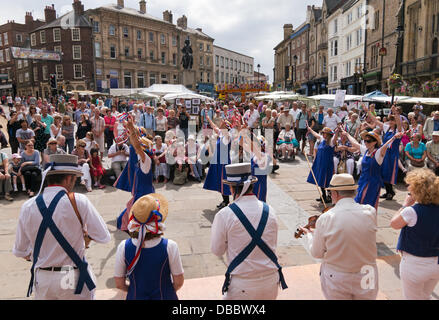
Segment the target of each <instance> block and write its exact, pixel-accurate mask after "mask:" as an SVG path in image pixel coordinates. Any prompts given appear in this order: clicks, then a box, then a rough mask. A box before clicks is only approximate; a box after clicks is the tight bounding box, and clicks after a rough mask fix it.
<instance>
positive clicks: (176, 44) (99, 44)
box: [86, 0, 214, 91]
mask: <svg viewBox="0 0 439 320" xmlns="http://www.w3.org/2000/svg"><path fill="white" fill-rule="evenodd" d="M147 11H148V10H147V7H146V1H144V0H142V1H140V2H139V8H138V9H134V8H127V7H125V5H124V1H123V0H118V1H117V4H110V5H106V6H101V7H98V8H95V9H90V10H87V12H86V14H87V16H88V17H89V19H90V21H91V23H92V25H93V42H94V51H95V59H96V66H95V68H96V86H97V90H98V91H105V90H107V89H109V88H144V87H148V86H151V85H153V84H155V83H162V84H167V83H169V84H179V83H183V84H184V85H186V86H187V87H188V88H189V89H192V90H195V89H196V86H197V85H198V84H204V83H213V60H212V53H213V40H214V39H212V38H211V37H209V36H208V35H206V34H204V33H203V32H202V30H201V29H192V28H189V27H188V24H187V18H186V16H182V17H181V18H179V19H178V20H177V25H175V24H174V21H173V14H172V12H170V11H165V12H163V19H160V18H156V17H153V16H151V15H150V14H148V12H147ZM188 37H189V39H190V42H191V45H192V50H193V57H194V61H193V68H192V70H191V71H185V72H183V67H182V65H181V61H182V52H181V50H182V48H183V47H184V43H185V40H186V39H187V38H188ZM183 78H185V79H183ZM184 80H186V83H184V82H185V81H184ZM211 86H212V88H213V84H211Z"/></svg>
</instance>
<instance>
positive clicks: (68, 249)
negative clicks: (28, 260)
mask: <svg viewBox="0 0 439 320" xmlns="http://www.w3.org/2000/svg"><path fill="white" fill-rule="evenodd" d="M65 194H66V192H65V191H64V190H61V191H60V192H58V194H57V195H56V196H55V198H54V199H53V200H52V202H51V203H50V205H49V208H47V207H46V204H45V203H44V200H43V195H41V194H40V195H39V196H38V197H37V200H36V202H37V206H38V209H39V211H40V213H41V215H42V216H43V221H42V222H41V224H40V227H39V229H38V234H37V238H36V240H35V247H34V250H33V251H34V252H33V264H32V268H31V270H30V272H31V279H30V283H29V288H28V291H27V296H28V297H29V296H30V295H31V294H32V287H33V283H34V269H35V264H36V263H37V261H38V255H39V253H40V249H41V245H42V243H43V239H44V235H45V234H46V231H47V229H50V231H51V232H52V234H53V236H54V237H55V239H56V241H58V243H59V245H60V246H61V248H63V250H64V251H65V253H66V254H67V255H68V256H69V258H70V259H72V261H73V263H74V264H75V265H76V266H77V267H78V269H79V279H78V284H77V285H76V290H75V294H81V292H82V288H83V287H84V283H85V284H86V285H87V288H88V289H89V290H90V291H91V290H93V289H94V288H96V286H95V284H94V283H93V280H92V279H91V277H90V274H89V273H88V270H87V267H88V263H87V261H85V257H84V259H81V258H80V257H79V255H78V254H77V253H76V251H75V250H74V249H73V248H72V246H71V245H70V244H69V243H68V242H67V240H66V238H64V236H63V235H62V234H61V232H60V231H59V229H58V227H57V226H56V224H55V222H54V221H53V220H52V215H53V212H54V211H55V209H56V206H57V205H58V202H59V200H61V198H62V197H63V196H64V195H65Z"/></svg>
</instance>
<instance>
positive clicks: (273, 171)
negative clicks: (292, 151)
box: [271, 164, 279, 173]
mask: <svg viewBox="0 0 439 320" xmlns="http://www.w3.org/2000/svg"><path fill="white" fill-rule="evenodd" d="M278 169H279V166H278V165H277V164H276V165H274V166H273V170H271V173H275V172H276V170H278Z"/></svg>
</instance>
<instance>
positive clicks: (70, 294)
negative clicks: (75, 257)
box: [34, 266, 97, 300]
mask: <svg viewBox="0 0 439 320" xmlns="http://www.w3.org/2000/svg"><path fill="white" fill-rule="evenodd" d="M88 270H89V271H88V272H89V273H90V275H91V278H92V280H93V282H94V283H95V285H96V284H97V282H96V277H95V276H94V274H93V272H92V270H91V269H90V266H89V269H88ZM78 277H79V271H78V270H70V271H69V270H65V271H59V272H58V271H46V270H41V269H36V270H35V283H34V292H35V300H94V298H95V291H96V289H94V290H92V291H89V290H88V288H87V286H86V285H85V284H84V287H83V288H82V292H81V294H75V289H76V284H77V283H78Z"/></svg>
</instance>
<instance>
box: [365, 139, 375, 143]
mask: <svg viewBox="0 0 439 320" xmlns="http://www.w3.org/2000/svg"><path fill="white" fill-rule="evenodd" d="M364 142H365V143H372V142H376V140H370V139H368V140H364Z"/></svg>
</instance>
